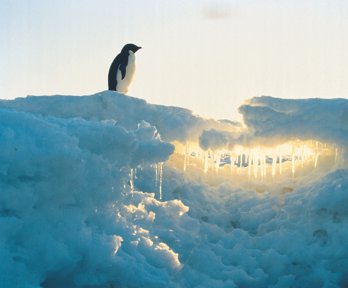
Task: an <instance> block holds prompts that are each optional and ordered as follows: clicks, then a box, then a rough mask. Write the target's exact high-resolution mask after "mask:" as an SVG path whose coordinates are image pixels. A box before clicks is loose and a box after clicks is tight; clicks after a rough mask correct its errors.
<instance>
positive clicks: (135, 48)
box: [121, 44, 141, 53]
mask: <svg viewBox="0 0 348 288" xmlns="http://www.w3.org/2000/svg"><path fill="white" fill-rule="evenodd" d="M139 49H141V47H139V46H137V45H134V44H126V45H124V47H123V48H122V51H121V53H128V52H129V51H132V52H133V53H135V52H137V51H138V50H139Z"/></svg>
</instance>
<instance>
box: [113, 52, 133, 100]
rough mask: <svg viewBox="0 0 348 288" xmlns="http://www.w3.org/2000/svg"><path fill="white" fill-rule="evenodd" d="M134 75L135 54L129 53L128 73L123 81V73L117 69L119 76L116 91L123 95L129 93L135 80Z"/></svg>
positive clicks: (117, 75) (117, 76)
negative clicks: (130, 86) (129, 88)
mask: <svg viewBox="0 0 348 288" xmlns="http://www.w3.org/2000/svg"><path fill="white" fill-rule="evenodd" d="M134 73H135V55H134V52H132V51H129V56H128V63H127V66H126V73H125V76H124V78H123V79H122V73H121V70H120V69H119V68H118V69H117V74H116V80H117V86H116V90H117V91H118V92H122V93H127V92H128V87H129V85H130V84H131V82H132V80H133V78H134Z"/></svg>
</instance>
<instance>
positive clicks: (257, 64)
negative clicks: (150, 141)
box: [0, 0, 348, 119]
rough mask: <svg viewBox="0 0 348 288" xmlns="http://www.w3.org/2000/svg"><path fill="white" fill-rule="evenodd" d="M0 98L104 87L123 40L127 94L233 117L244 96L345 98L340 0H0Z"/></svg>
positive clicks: (347, 41) (345, 13)
mask: <svg viewBox="0 0 348 288" xmlns="http://www.w3.org/2000/svg"><path fill="white" fill-rule="evenodd" d="M0 37H1V42H0V98H1V99H12V98H15V97H24V96H26V95H54V94H65V95H85V94H93V93H96V92H99V91H102V90H106V89H107V73H108V69H109V66H110V64H111V62H112V60H113V59H114V57H115V56H116V54H118V53H119V51H120V50H121V48H122V47H123V45H124V44H126V43H135V44H137V45H139V46H142V47H143V49H142V50H140V51H139V52H137V53H136V57H137V59H136V62H137V71H136V76H135V79H134V82H133V84H132V86H131V87H130V91H129V92H128V95H131V96H135V97H138V98H143V99H145V100H147V101H148V102H150V103H156V104H163V105H174V106H181V107H185V108H189V109H191V110H193V111H194V112H195V113H197V114H201V115H204V116H210V117H215V118H227V119H238V113H237V108H238V106H239V105H240V104H241V103H242V102H243V101H245V100H246V99H248V98H251V97H252V96H261V95H270V96H274V97H280V98H312V97H320V98H337V97H341V98H347V97H348V1H346V0H229V1H228V0H225V1H213V0H200V1H198V0H190V1H188V0H146V1H145V0H128V1H127V0H109V1H107V0H104V1H102V0H99V1H97V0H94V1H90V0H69V1H67V0H31V1H25V0H0Z"/></svg>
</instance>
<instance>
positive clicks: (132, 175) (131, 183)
mask: <svg viewBox="0 0 348 288" xmlns="http://www.w3.org/2000/svg"><path fill="white" fill-rule="evenodd" d="M129 178H130V179H129V185H130V189H131V193H133V192H134V169H133V168H131V169H130V173H129Z"/></svg>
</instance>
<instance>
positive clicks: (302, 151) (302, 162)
mask: <svg viewBox="0 0 348 288" xmlns="http://www.w3.org/2000/svg"><path fill="white" fill-rule="evenodd" d="M304 151H305V147H304V145H302V147H301V168H303V164H304V155H305V153H304Z"/></svg>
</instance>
